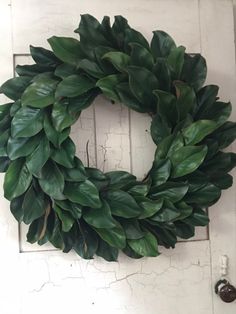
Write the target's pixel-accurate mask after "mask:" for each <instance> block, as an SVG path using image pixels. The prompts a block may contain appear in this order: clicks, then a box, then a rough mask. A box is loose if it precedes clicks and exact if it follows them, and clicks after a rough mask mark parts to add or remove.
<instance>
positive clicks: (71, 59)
mask: <svg viewBox="0 0 236 314" xmlns="http://www.w3.org/2000/svg"><path fill="white" fill-rule="evenodd" d="M48 42H49V44H50V46H51V48H52V50H53V52H54V54H55V55H56V56H57V58H59V59H60V60H62V61H63V62H66V63H69V64H71V65H78V63H79V61H80V60H81V58H83V53H82V50H81V45H80V42H79V41H78V40H76V39H74V38H69V37H57V36H53V37H51V38H49V39H48Z"/></svg>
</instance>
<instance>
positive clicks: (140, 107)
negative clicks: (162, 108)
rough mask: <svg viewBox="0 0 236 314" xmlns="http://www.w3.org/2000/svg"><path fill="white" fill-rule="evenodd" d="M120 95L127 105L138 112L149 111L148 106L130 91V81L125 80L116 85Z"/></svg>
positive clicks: (123, 102)
mask: <svg viewBox="0 0 236 314" xmlns="http://www.w3.org/2000/svg"><path fill="white" fill-rule="evenodd" d="M116 91H117V93H118V96H119V98H120V100H121V102H122V104H124V105H125V106H127V107H128V108H130V109H132V110H135V111H137V112H147V111H148V108H147V107H146V106H145V105H144V104H142V103H141V102H140V101H139V100H138V99H137V98H136V97H135V96H134V95H133V94H132V92H131V91H130V87H129V83H128V82H124V83H120V84H118V85H117V86H116Z"/></svg>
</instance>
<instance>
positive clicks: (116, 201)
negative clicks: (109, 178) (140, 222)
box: [106, 190, 142, 218]
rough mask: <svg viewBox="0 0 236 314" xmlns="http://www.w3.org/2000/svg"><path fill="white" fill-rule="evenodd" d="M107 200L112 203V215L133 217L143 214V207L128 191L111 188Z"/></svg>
mask: <svg viewBox="0 0 236 314" xmlns="http://www.w3.org/2000/svg"><path fill="white" fill-rule="evenodd" d="M106 201H107V202H108V204H109V205H110V208H111V213H112V215H115V216H119V217H124V218H133V217H138V216H139V215H140V214H141V211H142V209H141V207H139V206H138V204H137V203H136V202H135V200H134V198H133V197H132V196H131V195H130V194H128V193H127V192H124V191H121V190H110V191H108V192H107V194H106Z"/></svg>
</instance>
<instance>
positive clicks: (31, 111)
mask: <svg viewBox="0 0 236 314" xmlns="http://www.w3.org/2000/svg"><path fill="white" fill-rule="evenodd" d="M42 128H43V111H42V110H41V109H36V108H29V107H23V108H21V109H19V110H18V111H17V112H16V114H15V115H14V117H13V119H12V123H11V134H12V136H13V137H31V136H33V135H35V134H37V133H38V132H39V131H41V129H42Z"/></svg>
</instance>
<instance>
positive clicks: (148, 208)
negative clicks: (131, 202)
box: [135, 196, 163, 219]
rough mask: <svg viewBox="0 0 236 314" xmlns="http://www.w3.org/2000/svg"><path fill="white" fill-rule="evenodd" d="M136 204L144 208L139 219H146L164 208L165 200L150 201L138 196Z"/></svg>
mask: <svg viewBox="0 0 236 314" xmlns="http://www.w3.org/2000/svg"><path fill="white" fill-rule="evenodd" d="M135 200H136V202H137V203H138V205H139V206H140V207H141V208H142V213H141V214H140V215H139V217H138V219H145V218H148V217H151V216H153V215H154V214H156V213H157V212H158V211H159V210H160V209H161V207H162V204H163V200H162V199H159V200H155V201H154V200H150V199H149V198H147V197H143V196H138V197H137V196H136V197H135Z"/></svg>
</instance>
